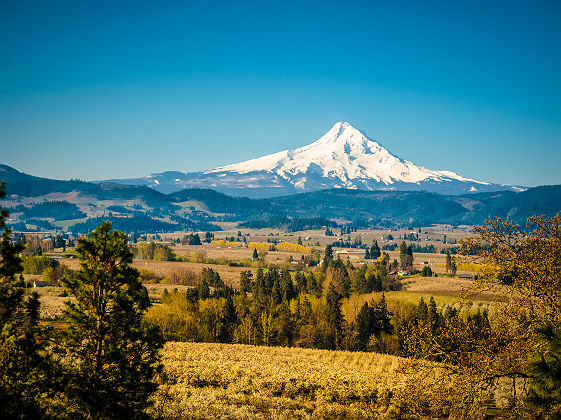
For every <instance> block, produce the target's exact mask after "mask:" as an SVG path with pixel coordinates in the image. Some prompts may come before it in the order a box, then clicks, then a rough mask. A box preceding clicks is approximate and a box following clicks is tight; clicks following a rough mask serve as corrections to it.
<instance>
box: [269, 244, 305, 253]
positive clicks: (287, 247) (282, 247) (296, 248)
mask: <svg viewBox="0 0 561 420" xmlns="http://www.w3.org/2000/svg"><path fill="white" fill-rule="evenodd" d="M277 251H282V252H298V253H299V254H311V253H312V247H311V246H303V245H298V244H293V243H292V242H281V243H279V244H277Z"/></svg>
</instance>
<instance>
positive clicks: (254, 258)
mask: <svg viewBox="0 0 561 420" xmlns="http://www.w3.org/2000/svg"><path fill="white" fill-rule="evenodd" d="M251 258H252V259H253V260H257V259H259V254H258V253H257V248H253V256H252V257H251Z"/></svg>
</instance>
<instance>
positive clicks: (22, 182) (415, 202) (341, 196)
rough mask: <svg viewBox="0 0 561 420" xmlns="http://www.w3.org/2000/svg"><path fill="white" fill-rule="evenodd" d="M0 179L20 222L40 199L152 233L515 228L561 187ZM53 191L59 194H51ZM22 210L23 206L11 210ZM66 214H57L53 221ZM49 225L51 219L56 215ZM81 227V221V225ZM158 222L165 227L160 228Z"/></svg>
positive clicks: (15, 175)
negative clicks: (329, 226) (213, 185)
mask: <svg viewBox="0 0 561 420" xmlns="http://www.w3.org/2000/svg"><path fill="white" fill-rule="evenodd" d="M0 179H1V180H4V181H6V183H7V184H8V185H7V188H6V191H7V198H8V200H7V201H4V204H3V205H5V206H6V204H7V206H8V207H12V208H13V209H14V210H16V209H19V210H21V214H22V217H24V216H28V217H31V216H30V215H31V214H33V218H35V219H41V214H40V210H41V208H43V207H37V208H34V206H37V205H38V204H39V203H41V202H43V201H55V200H59V201H60V200H65V201H66V202H67V203H66V204H64V206H66V207H68V203H73V204H76V206H77V208H75V209H73V212H74V213H73V214H79V213H80V212H83V213H84V214H85V216H86V217H88V218H101V217H109V218H110V217H113V216H115V217H119V218H120V220H121V223H124V222H125V221H126V220H127V219H126V218H129V219H128V223H129V225H130V226H131V227H132V226H135V227H137V226H138V222H139V221H140V220H141V221H142V223H143V224H142V225H146V223H148V221H149V220H150V219H147V217H148V218H152V219H153V220H154V223H153V229H156V230H162V229H163V230H166V229H170V230H173V229H174V228H177V230H179V229H180V228H181V229H187V228H188V229H193V230H195V229H198V228H201V229H202V228H203V226H204V228H205V229H211V228H216V229H218V228H217V226H215V225H210V224H209V223H212V222H217V221H240V222H245V226H248V227H263V226H269V227H280V228H286V229H289V230H295V229H297V228H298V227H302V226H305V227H313V226H315V225H319V226H317V227H321V225H326V223H327V222H328V221H329V220H338V221H339V222H342V223H350V224H354V225H356V226H357V227H368V226H396V225H409V226H411V225H415V226H420V225H429V224H433V223H450V224H455V225H460V224H480V223H482V222H483V221H484V220H485V219H486V218H487V217H489V216H499V217H503V218H505V217H507V216H508V217H510V218H512V219H514V220H515V221H516V222H518V223H522V222H524V221H525V220H526V219H527V218H528V217H529V216H532V215H535V214H544V215H548V216H552V215H554V214H556V213H557V212H560V211H561V186H560V185H551V186H541V187H536V188H530V189H528V190H526V191H523V192H518V193H516V192H513V191H499V192H493V193H479V194H468V195H463V196H448V195H439V194H435V193H429V192H424V191H361V190H345V189H332V190H322V191H315V192H309V193H303V194H297V195H290V196H283V197H274V198H266V199H250V198H245V197H232V196H229V195H226V194H222V193H219V192H217V191H214V190H209V189H199V188H196V189H186V190H182V191H179V192H175V193H171V194H168V195H166V194H162V193H160V192H157V191H155V190H153V189H151V188H149V187H146V186H138V185H120V184H114V183H109V182H105V183H92V182H85V181H80V180H70V181H63V180H53V179H47V178H40V177H35V176H31V175H27V174H25V173H22V172H19V171H17V170H16V169H14V168H11V167H9V166H6V165H0ZM57 193H58V196H56V197H55V196H53V194H54V195H56V194H57ZM10 201H11V204H10ZM62 204H63V203H61V206H62ZM21 205H25V206H27V207H26V208H22V207H17V206H21ZM44 208H47V207H45V206H44ZM51 213H52V212H51ZM51 213H49V214H45V215H43V218H49V217H51V216H52V214H51ZM66 213H68V212H66ZM66 213H64V212H61V213H60V217H63V214H66ZM55 216H56V214H55ZM140 216H142V218H141V217H140ZM134 218H137V219H138V220H133V219H134ZM54 219H55V221H56V220H57V218H56V217H54ZM58 220H60V218H59V219H58ZM51 221H52V220H51ZM80 222H81V223H84V221H83V220H82V221H80ZM161 222H166V223H168V225H165V227H164V225H162V223H161ZM87 226H89V225H87V224H86V225H85V226H84V229H85V228H86V227H87ZM125 226H126V225H125Z"/></svg>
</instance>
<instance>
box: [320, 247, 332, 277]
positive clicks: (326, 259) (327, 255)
mask: <svg viewBox="0 0 561 420" xmlns="http://www.w3.org/2000/svg"><path fill="white" fill-rule="evenodd" d="M332 262H333V248H332V247H331V245H329V244H327V245H325V251H324V252H323V265H322V269H323V270H324V271H325V270H326V269H327V268H328V267H329V266H330V265H331V263H332Z"/></svg>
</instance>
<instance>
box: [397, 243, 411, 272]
mask: <svg viewBox="0 0 561 420" xmlns="http://www.w3.org/2000/svg"><path fill="white" fill-rule="evenodd" d="M399 260H400V266H401V269H402V270H404V271H411V270H412V269H413V248H412V247H411V246H407V245H406V244H405V241H403V242H401V245H400V246H399Z"/></svg>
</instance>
